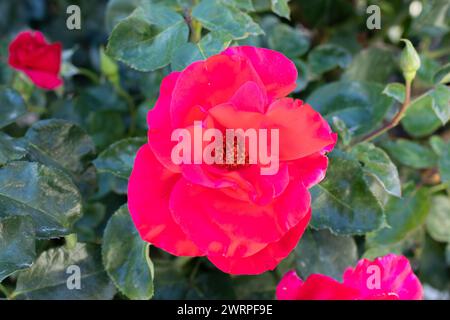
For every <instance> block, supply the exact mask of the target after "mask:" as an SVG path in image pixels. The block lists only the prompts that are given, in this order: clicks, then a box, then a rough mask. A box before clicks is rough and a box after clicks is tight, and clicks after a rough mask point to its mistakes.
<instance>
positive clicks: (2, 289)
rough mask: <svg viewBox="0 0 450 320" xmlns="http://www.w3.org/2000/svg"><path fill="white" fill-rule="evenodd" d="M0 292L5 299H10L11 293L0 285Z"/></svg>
mask: <svg viewBox="0 0 450 320" xmlns="http://www.w3.org/2000/svg"><path fill="white" fill-rule="evenodd" d="M0 292H1V293H3V295H4V296H5V297H6V299H10V298H11V292H10V291H9V290H8V288H6V287H5V286H4V285H2V284H0Z"/></svg>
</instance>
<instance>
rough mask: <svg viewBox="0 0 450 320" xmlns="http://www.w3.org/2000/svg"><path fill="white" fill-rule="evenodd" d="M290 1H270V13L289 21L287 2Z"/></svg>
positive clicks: (289, 11)
mask: <svg viewBox="0 0 450 320" xmlns="http://www.w3.org/2000/svg"><path fill="white" fill-rule="evenodd" d="M289 1H290V0H270V5H271V8H272V11H273V12H274V13H276V14H277V15H279V16H280V17H283V18H286V19H289V16H290V14H291V10H290V9H289V5H288V2H289Z"/></svg>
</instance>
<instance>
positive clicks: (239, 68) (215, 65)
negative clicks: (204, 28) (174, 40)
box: [170, 55, 262, 128]
mask: <svg viewBox="0 0 450 320" xmlns="http://www.w3.org/2000/svg"><path fill="white" fill-rule="evenodd" d="M248 81H252V82H254V83H256V84H259V85H260V86H261V87H262V83H261V80H260V79H259V77H258V75H257V73H256V72H255V70H254V69H253V67H252V65H251V63H250V62H249V61H248V60H247V59H245V58H241V57H239V56H236V57H229V56H224V55H216V56H212V57H210V58H208V59H207V60H205V61H198V62H194V63H193V64H191V65H190V66H188V67H187V68H186V69H185V70H184V71H183V72H182V73H181V75H180V77H179V79H178V81H177V84H176V86H175V88H174V90H173V95H172V97H173V98H172V102H171V107H170V113H171V119H172V125H173V127H176V128H178V127H186V126H188V125H192V124H193V122H194V121H195V120H203V118H204V116H203V115H202V113H201V112H206V111H207V110H208V109H209V108H211V107H213V106H215V105H218V104H221V103H225V102H227V101H229V100H230V99H231V97H233V95H234V94H235V93H236V92H237V91H238V89H239V88H241V86H242V85H243V84H245V83H246V82H248ZM193 109H197V110H199V111H198V112H195V113H192V110H193Z"/></svg>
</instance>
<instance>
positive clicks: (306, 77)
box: [293, 59, 310, 93]
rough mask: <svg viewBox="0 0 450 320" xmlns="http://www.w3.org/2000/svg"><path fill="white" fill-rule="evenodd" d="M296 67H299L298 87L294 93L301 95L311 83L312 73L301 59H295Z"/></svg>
mask: <svg viewBox="0 0 450 320" xmlns="http://www.w3.org/2000/svg"><path fill="white" fill-rule="evenodd" d="M293 61H294V63H295V66H296V67H297V72H298V77H297V81H296V82H297V87H296V88H295V90H294V93H299V92H300V91H302V90H303V89H305V88H306V87H307V86H308V83H309V81H310V71H309V70H308V65H307V64H306V63H305V62H303V61H302V60H300V59H294V60H293Z"/></svg>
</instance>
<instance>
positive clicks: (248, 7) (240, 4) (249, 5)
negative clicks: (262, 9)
mask: <svg viewBox="0 0 450 320" xmlns="http://www.w3.org/2000/svg"><path fill="white" fill-rule="evenodd" d="M225 2H227V3H229V4H231V5H233V6H235V7H236V8H238V9H242V10H244V11H249V12H250V11H254V10H255V8H254V7H253V2H252V0H225Z"/></svg>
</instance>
